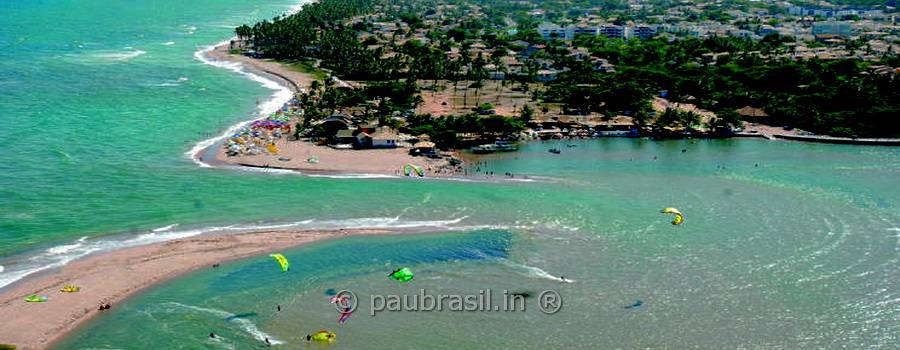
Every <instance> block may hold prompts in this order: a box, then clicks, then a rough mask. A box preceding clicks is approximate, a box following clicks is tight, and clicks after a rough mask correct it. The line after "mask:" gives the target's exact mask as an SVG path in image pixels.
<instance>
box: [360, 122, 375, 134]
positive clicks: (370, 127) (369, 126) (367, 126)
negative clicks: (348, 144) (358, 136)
mask: <svg viewBox="0 0 900 350" xmlns="http://www.w3.org/2000/svg"><path fill="white" fill-rule="evenodd" d="M357 127H358V129H359V131H361V132H364V133H367V134H372V133H374V132H375V130H376V129H378V120H377V119H374V120H370V121H368V122H365V123H362V124H359V125H358V126H357Z"/></svg>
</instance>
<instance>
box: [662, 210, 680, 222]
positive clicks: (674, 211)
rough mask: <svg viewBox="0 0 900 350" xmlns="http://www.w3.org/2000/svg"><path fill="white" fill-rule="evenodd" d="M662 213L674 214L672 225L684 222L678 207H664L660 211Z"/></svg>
mask: <svg viewBox="0 0 900 350" xmlns="http://www.w3.org/2000/svg"><path fill="white" fill-rule="evenodd" d="M660 213H663V214H675V219H673V220H672V225H681V223H682V222H684V215H682V214H681V212H680V211H678V209H675V208H665V209H663V210H661V211H660Z"/></svg>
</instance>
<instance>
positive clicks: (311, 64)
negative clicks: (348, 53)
mask: <svg viewBox="0 0 900 350" xmlns="http://www.w3.org/2000/svg"><path fill="white" fill-rule="evenodd" d="M281 63H283V64H285V65H287V66H288V67H290V68H291V69H293V70H296V71H298V72H301V73H306V74H309V75H312V76H313V78H315V79H316V80H325V79H326V78H327V77H328V73H325V71H323V70H321V69H319V68H316V66H315V61H312V60H287V61H281Z"/></svg>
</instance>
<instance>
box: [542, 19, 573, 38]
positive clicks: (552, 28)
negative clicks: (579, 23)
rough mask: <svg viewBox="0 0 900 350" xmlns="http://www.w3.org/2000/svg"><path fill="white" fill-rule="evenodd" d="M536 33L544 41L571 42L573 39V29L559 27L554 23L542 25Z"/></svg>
mask: <svg viewBox="0 0 900 350" xmlns="http://www.w3.org/2000/svg"><path fill="white" fill-rule="evenodd" d="M538 33H540V34H541V37H542V38H544V40H550V39H556V40H572V39H573V38H575V28H574V27H561V26H560V25H558V24H554V23H543V24H541V25H539V26H538Z"/></svg>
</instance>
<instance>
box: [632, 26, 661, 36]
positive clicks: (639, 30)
mask: <svg viewBox="0 0 900 350" xmlns="http://www.w3.org/2000/svg"><path fill="white" fill-rule="evenodd" d="M654 36H656V27H654V26H648V25H637V26H634V27H631V37H633V38H638V39H641V40H647V39H650V38H652V37H654Z"/></svg>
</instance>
